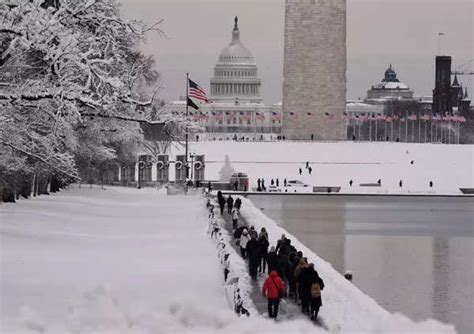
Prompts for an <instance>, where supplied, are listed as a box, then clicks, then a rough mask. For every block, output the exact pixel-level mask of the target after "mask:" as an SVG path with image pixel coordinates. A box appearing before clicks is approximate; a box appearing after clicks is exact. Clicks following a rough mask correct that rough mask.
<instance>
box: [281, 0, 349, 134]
mask: <svg viewBox="0 0 474 334" xmlns="http://www.w3.org/2000/svg"><path fill="white" fill-rule="evenodd" d="M283 76H284V81H283V135H285V136H286V138H287V139H309V138H310V137H311V135H313V136H314V139H315V140H342V139H343V138H344V135H343V132H344V131H343V130H344V124H343V120H342V117H343V113H344V112H345V108H346V0H286V12H285V55H284V69H283ZM290 112H293V113H295V114H296V115H295V116H291V115H290ZM308 113H311V114H312V115H308Z"/></svg>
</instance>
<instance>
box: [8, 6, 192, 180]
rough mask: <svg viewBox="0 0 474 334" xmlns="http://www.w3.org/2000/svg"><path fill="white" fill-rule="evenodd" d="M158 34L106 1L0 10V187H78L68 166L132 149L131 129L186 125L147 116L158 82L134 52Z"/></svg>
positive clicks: (166, 115) (136, 134)
mask: <svg viewBox="0 0 474 334" xmlns="http://www.w3.org/2000/svg"><path fill="white" fill-rule="evenodd" d="M158 27H159V22H158V23H157V24H155V25H152V26H146V25H145V24H144V23H142V22H140V21H129V20H126V19H124V18H123V17H122V16H121V15H120V11H119V5H118V3H117V1H116V0H18V1H16V2H14V3H13V4H12V3H9V4H5V3H3V4H0V178H2V179H3V181H4V182H6V181H8V180H11V174H12V173H13V174H14V173H18V171H20V170H21V171H22V172H25V173H27V174H28V175H29V177H30V178H35V177H36V174H35V173H36V171H37V170H42V171H44V170H46V171H49V172H50V174H54V175H60V176H61V177H67V178H70V179H78V178H79V173H78V169H77V165H78V164H79V165H80V166H81V165H82V164H84V163H85V161H87V163H88V164H89V165H96V166H97V165H100V164H103V163H104V162H105V161H110V160H111V159H113V158H115V157H117V150H120V151H122V152H121V153H122V154H124V152H123V151H124V150H126V149H127V148H131V147H133V144H132V145H130V142H132V143H134V142H136V141H140V140H141V139H142V136H141V132H140V129H139V124H144V123H148V124H156V123H162V124H165V125H168V124H179V126H180V127H185V126H188V125H189V124H188V123H189V120H188V119H187V118H185V117H183V116H179V117H178V116H177V115H175V114H174V113H172V112H163V113H158V115H157V114H156V112H155V114H154V116H153V117H152V116H151V115H152V113H151V110H153V108H152V107H153V106H156V105H159V104H158V103H157V99H156V98H157V92H158V90H159V88H160V86H159V80H158V79H159V75H158V72H157V71H156V69H155V63H154V60H153V58H150V57H146V56H144V55H143V54H142V53H141V52H140V51H139V46H140V43H142V42H143V41H144V39H145V35H146V33H147V32H150V31H156V32H159V28H158ZM122 144H123V147H122V146H121V145H122ZM125 154H127V153H125ZM77 163H78V164H77ZM10 183H11V182H10Z"/></svg>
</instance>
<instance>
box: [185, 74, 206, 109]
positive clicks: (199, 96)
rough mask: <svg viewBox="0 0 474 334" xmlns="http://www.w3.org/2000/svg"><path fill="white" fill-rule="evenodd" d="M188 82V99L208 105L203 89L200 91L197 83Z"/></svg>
mask: <svg viewBox="0 0 474 334" xmlns="http://www.w3.org/2000/svg"><path fill="white" fill-rule="evenodd" d="M188 80H189V90H188V95H189V97H192V98H193V99H196V100H199V101H201V102H203V103H209V99H208V98H207V96H206V92H205V91H204V89H202V88H201V87H200V86H199V85H198V84H197V83H195V82H194V81H192V80H191V79H188Z"/></svg>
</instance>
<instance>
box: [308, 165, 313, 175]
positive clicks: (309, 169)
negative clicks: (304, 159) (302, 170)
mask: <svg viewBox="0 0 474 334" xmlns="http://www.w3.org/2000/svg"><path fill="white" fill-rule="evenodd" d="M312 171H313V168H312V167H311V166H310V167H308V172H309V175H311V172H312Z"/></svg>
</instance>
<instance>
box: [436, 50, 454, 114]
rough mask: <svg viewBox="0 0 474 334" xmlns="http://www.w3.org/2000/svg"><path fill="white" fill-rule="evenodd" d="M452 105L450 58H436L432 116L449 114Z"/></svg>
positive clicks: (451, 110)
mask: <svg viewBox="0 0 474 334" xmlns="http://www.w3.org/2000/svg"><path fill="white" fill-rule="evenodd" d="M452 103H453V97H452V93H451V57H450V56H437V57H436V69H435V88H434V89H433V106H432V112H433V114H439V115H444V114H446V113H449V114H451V113H452V112H453V104H452Z"/></svg>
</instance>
